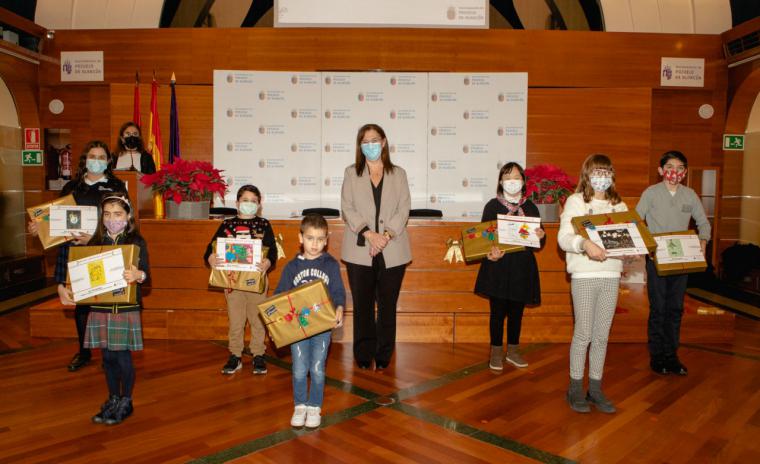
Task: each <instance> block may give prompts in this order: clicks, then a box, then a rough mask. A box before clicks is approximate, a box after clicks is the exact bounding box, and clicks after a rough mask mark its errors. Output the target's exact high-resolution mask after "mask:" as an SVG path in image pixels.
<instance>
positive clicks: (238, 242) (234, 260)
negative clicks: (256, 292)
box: [216, 238, 262, 271]
mask: <svg viewBox="0 0 760 464" xmlns="http://www.w3.org/2000/svg"><path fill="white" fill-rule="evenodd" d="M216 255H217V256H218V257H219V258H221V259H222V261H223V263H222V264H220V265H217V266H216V269H220V270H224V271H256V265H257V264H259V263H260V262H261V255H262V254H261V239H251V238H218V239H216Z"/></svg>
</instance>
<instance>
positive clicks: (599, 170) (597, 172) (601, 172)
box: [591, 168, 615, 177]
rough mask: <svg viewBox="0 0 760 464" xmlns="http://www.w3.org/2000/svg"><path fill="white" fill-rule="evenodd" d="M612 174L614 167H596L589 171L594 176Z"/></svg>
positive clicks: (610, 175) (609, 175)
mask: <svg viewBox="0 0 760 464" xmlns="http://www.w3.org/2000/svg"><path fill="white" fill-rule="evenodd" d="M614 174H615V170H614V169H603V168H597V169H594V170H593V171H591V175H592V176H595V177H612V176H613V175H614Z"/></svg>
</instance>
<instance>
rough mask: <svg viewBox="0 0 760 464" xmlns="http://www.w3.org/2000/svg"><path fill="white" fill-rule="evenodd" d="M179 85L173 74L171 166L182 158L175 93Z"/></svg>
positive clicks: (170, 134) (170, 120)
mask: <svg viewBox="0 0 760 464" xmlns="http://www.w3.org/2000/svg"><path fill="white" fill-rule="evenodd" d="M176 83H177V78H176V77H175V76H174V73H172V80H171V88H172V101H171V110H170V112H169V164H172V163H174V160H178V159H180V158H181V156H180V151H179V114H177V95H176V93H175V91H174V85H175V84H176Z"/></svg>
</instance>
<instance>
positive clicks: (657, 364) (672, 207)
mask: <svg viewBox="0 0 760 464" xmlns="http://www.w3.org/2000/svg"><path fill="white" fill-rule="evenodd" d="M687 169H688V162H687V160H686V156H684V154H683V153H681V152H679V151H668V152H666V153H665V154H663V155H662V158H660V167H659V168H658V169H657V172H658V173H659V174H660V175H661V176H662V182H660V183H658V184H655V185H651V186H649V187H648V188H647V189H646V190H644V193H643V194H642V195H641V199H640V200H639V203H638V205H636V212H638V213H639V216H641V217H642V218H643V219H644V220H646V222H647V226H648V227H649V230H650V232H652V233H653V234H659V233H664V232H679V231H684V230H687V229H688V228H689V222H690V221H691V219H692V218H693V219H694V222H695V223H696V225H697V229H698V233H699V240H700V244H701V245H702V254H704V253H705V249H706V247H707V242H708V241H710V222H709V220H708V219H707V215H706V214H705V209H704V207H703V206H702V202H701V200H700V198H699V196H698V195H697V193H696V192H695V191H694V190H693V189H691V188H689V187H686V186H685V185H681V181H682V180H683V179H684V177H686V171H687ZM646 270H647V292H648V294H649V322H648V327H647V332H648V337H649V356H650V362H649V365H650V367H651V368H652V370H653V371H655V372H656V373H658V374H663V375H664V374H678V375H686V374H687V373H688V370H687V369H686V366H684V365H683V364H682V363H681V361H680V360H679V359H678V341H679V337H680V333H681V316H682V314H683V299H684V294H685V293H686V284H687V281H688V276H687V275H686V274H680V275H671V276H659V275H657V270H656V269H655V266H654V262H653V261H652V260H651V259H649V258H647V263H646Z"/></svg>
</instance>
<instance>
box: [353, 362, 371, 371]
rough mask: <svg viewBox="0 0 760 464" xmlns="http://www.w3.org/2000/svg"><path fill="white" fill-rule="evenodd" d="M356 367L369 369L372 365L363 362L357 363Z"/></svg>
mask: <svg viewBox="0 0 760 464" xmlns="http://www.w3.org/2000/svg"><path fill="white" fill-rule="evenodd" d="M356 365H357V366H359V369H369V368H370V367H371V363H368V362H361V361H356Z"/></svg>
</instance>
